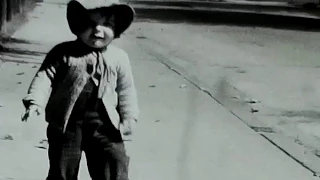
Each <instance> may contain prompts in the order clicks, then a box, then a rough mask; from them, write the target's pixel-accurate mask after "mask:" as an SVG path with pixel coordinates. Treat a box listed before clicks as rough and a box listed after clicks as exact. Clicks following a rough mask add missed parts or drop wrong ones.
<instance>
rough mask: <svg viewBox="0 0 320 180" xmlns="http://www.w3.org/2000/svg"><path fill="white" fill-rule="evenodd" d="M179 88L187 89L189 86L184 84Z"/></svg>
mask: <svg viewBox="0 0 320 180" xmlns="http://www.w3.org/2000/svg"><path fill="white" fill-rule="evenodd" d="M179 87H180V88H186V87H187V85H185V84H182V85H180V86H179Z"/></svg>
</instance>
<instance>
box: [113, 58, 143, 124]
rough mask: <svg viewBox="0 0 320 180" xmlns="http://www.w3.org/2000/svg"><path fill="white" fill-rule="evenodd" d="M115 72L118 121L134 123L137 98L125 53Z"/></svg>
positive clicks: (137, 112) (136, 119)
mask: <svg viewBox="0 0 320 180" xmlns="http://www.w3.org/2000/svg"><path fill="white" fill-rule="evenodd" d="M117 71H118V72H117V73H118V79H117V87H116V92H117V93H118V110H119V114H120V120H121V122H122V123H123V122H124V121H134V122H135V123H136V122H137V121H138V116H139V107H138V98H137V92H136V88H135V85H134V80H133V75H132V69H131V65H130V60H129V57H128V55H127V53H125V52H124V56H123V58H122V59H121V60H120V61H119V65H118V68H117Z"/></svg>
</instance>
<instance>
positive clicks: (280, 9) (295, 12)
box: [122, 0, 320, 19]
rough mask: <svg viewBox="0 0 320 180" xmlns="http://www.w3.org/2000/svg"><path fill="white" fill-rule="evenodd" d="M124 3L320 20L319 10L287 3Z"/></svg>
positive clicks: (151, 6)
mask: <svg viewBox="0 0 320 180" xmlns="http://www.w3.org/2000/svg"><path fill="white" fill-rule="evenodd" d="M122 2H123V3H126V4H129V5H131V6H133V7H134V8H135V9H139V8H141V7H140V6H142V7H144V8H147V7H149V8H153V7H157V8H166V9H172V8H175V10H179V9H189V10H195V11H197V10H203V11H210V10H211V11H225V12H247V13H249V12H251V13H256V14H259V13H260V14H274V15H284V16H298V17H305V18H314V19H320V13H319V11H317V10H306V9H303V8H299V7H296V6H291V5H288V4H286V3H265V2H260V3H257V2H254V3H252V2H245V1H238V2H212V1H211V2H210V1H186V0H184V1H150V0H138V1H132V0H123V1H122Z"/></svg>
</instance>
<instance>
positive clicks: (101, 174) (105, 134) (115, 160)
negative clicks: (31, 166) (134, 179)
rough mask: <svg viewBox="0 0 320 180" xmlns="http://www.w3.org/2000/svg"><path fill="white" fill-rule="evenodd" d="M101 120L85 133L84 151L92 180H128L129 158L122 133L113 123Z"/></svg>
mask: <svg viewBox="0 0 320 180" xmlns="http://www.w3.org/2000/svg"><path fill="white" fill-rule="evenodd" d="M99 121H100V120H98V122H96V123H91V125H86V127H87V128H88V129H90V130H88V129H86V131H87V132H90V133H88V134H87V133H84V135H85V136H87V137H86V138H85V139H86V140H85V147H84V151H85V154H86V157H87V163H88V170H89V173H90V176H91V178H92V180H128V165H129V157H128V156H127V155H126V150H125V147H124V143H123V141H122V140H121V135H120V132H119V131H118V130H117V129H115V128H114V126H113V125H112V124H111V122H110V123H109V122H101V121H100V123H99Z"/></svg>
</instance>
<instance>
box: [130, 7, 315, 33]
mask: <svg viewBox="0 0 320 180" xmlns="http://www.w3.org/2000/svg"><path fill="white" fill-rule="evenodd" d="M132 7H133V8H134V9H135V11H136V21H144V20H146V21H148V20H155V21H160V22H161V21H162V22H165V23H170V22H173V23H174V22H179V23H181V22H188V23H200V24H218V25H219V24H223V25H226V24H230V25H238V26H239V25H240V26H241V25H244V26H262V27H273V28H280V29H297V30H309V31H310V30H313V31H320V17H319V18H318V17H314V16H311V15H308V14H283V13H282V14H280V13H279V12H253V11H247V10H240V9H232V10H230V9H228V10H225V9H219V8H215V9H213V8H186V7H183V8H181V7H168V6H146V5H132Z"/></svg>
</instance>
